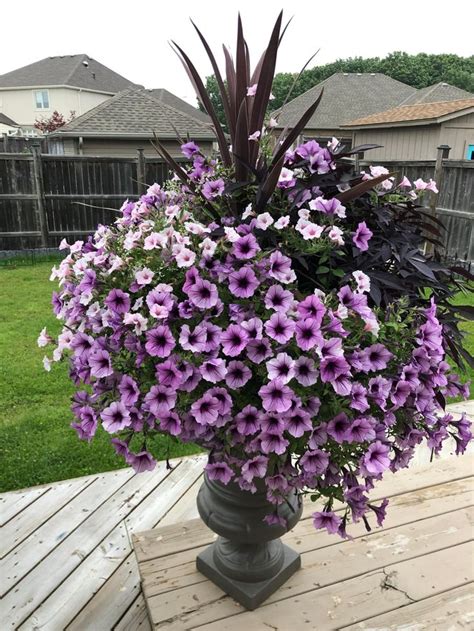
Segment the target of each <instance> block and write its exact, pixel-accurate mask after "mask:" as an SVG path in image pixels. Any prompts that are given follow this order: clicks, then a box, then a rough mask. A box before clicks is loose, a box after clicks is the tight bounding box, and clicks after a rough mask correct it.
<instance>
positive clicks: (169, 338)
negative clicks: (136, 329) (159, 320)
mask: <svg viewBox="0 0 474 631" xmlns="http://www.w3.org/2000/svg"><path fill="white" fill-rule="evenodd" d="M146 339H147V341H146V344H145V349H146V351H147V353H148V354H149V355H151V356H152V357H168V356H169V355H170V353H171V351H172V350H173V348H174V347H175V346H176V342H175V341H174V337H173V334H172V333H171V331H170V329H169V328H168V327H167V326H166V325H164V324H162V325H160V326H157V327H155V328H154V329H150V331H147V332H146Z"/></svg>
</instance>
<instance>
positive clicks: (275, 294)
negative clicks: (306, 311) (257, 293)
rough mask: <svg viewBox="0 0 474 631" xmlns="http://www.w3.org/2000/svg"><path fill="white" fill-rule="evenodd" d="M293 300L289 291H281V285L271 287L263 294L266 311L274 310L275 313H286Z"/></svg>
mask: <svg viewBox="0 0 474 631" xmlns="http://www.w3.org/2000/svg"><path fill="white" fill-rule="evenodd" d="M294 300H295V299H294V296H293V294H292V293H291V291H288V290H287V289H283V287H282V286H281V285H272V286H271V287H270V288H269V290H268V291H267V293H266V294H265V299H264V303H265V307H266V308H267V309H274V310H275V311H282V312H283V313H286V312H287V311H288V309H289V308H290V307H291V306H292V304H293V302H294Z"/></svg>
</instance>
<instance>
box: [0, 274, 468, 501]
mask: <svg viewBox="0 0 474 631" xmlns="http://www.w3.org/2000/svg"><path fill="white" fill-rule="evenodd" d="M50 269H51V262H48V263H44V262H43V263H39V264H37V265H32V266H28V267H17V268H14V267H12V266H11V265H10V266H9V267H8V268H6V267H4V268H0V432H1V434H0V438H1V440H0V452H1V453H0V456H1V462H2V467H1V469H0V491H8V490H11V489H18V488H24V487H28V486H34V485H36V484H43V483H47V482H53V481H56V480H63V479H67V478H73V477H78V476H81V475H87V474H92V473H97V472H101V471H109V470H112V469H119V468H121V467H123V466H124V462H123V460H122V459H121V458H118V457H117V456H116V455H115V452H114V450H113V449H112V447H111V445H110V442H109V436H108V435H107V434H106V433H105V432H104V431H103V430H101V431H99V432H98V434H97V436H96V438H95V439H94V440H93V441H92V443H91V444H88V443H85V442H82V441H79V440H78V439H77V437H76V433H75V432H74V430H72V429H71V428H70V426H69V423H70V421H71V420H72V416H71V412H70V409H69V401H70V397H71V395H72V393H73V390H74V389H73V386H72V385H71V383H70V381H69V379H68V376H67V367H66V365H65V364H56V365H54V366H53V369H52V371H51V372H50V373H46V372H45V371H44V370H43V367H42V358H43V355H44V352H43V351H44V349H40V348H38V347H37V345H36V339H37V337H38V333H39V331H40V330H41V329H42V328H43V327H44V326H46V327H47V328H48V331H50V332H52V333H57V332H58V330H59V323H58V321H57V320H56V319H55V317H54V316H53V315H52V313H51V307H50V296H51V291H52V290H53V287H54V286H53V284H52V283H50V282H49V281H48V277H49V273H50ZM456 302H457V303H458V304H471V305H474V293H472V294H471V295H469V296H459V297H457V298H456ZM462 327H463V329H464V330H465V331H466V333H467V337H466V341H465V347H466V348H467V349H468V350H469V351H470V352H471V354H474V322H466V323H464V324H463V325H462ZM467 376H468V377H469V378H470V379H472V380H473V381H474V371H472V370H471V371H470V374H469V375H467ZM471 396H474V389H473V388H472V386H471ZM168 448H169V449H170V456H179V455H184V454H189V453H194V452H195V451H197V448H196V447H195V446H194V445H176V444H171V445H169V444H168V440H167V439H166V438H164V437H163V438H160V439H159V440H158V441H157V445H156V450H155V455H156V456H157V457H158V458H162V459H163V458H165V457H166V455H167V450H168Z"/></svg>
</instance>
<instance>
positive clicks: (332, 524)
mask: <svg viewBox="0 0 474 631" xmlns="http://www.w3.org/2000/svg"><path fill="white" fill-rule="evenodd" d="M341 522H342V519H341V518H340V517H339V515H336V513H333V512H332V511H323V512H319V513H313V525H314V527H315V528H317V529H318V530H319V529H320V528H325V529H326V530H327V531H328V533H329V534H330V535H335V534H337V532H338V529H339V527H340V525H341Z"/></svg>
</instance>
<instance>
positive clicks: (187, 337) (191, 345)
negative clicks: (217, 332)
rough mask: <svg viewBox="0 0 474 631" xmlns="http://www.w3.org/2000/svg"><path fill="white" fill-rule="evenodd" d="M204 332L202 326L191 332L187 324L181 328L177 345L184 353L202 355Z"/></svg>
mask: <svg viewBox="0 0 474 631" xmlns="http://www.w3.org/2000/svg"><path fill="white" fill-rule="evenodd" d="M206 339H207V335H206V330H205V329H204V327H202V326H197V327H195V328H194V330H193V331H191V329H190V328H189V326H188V325H187V324H183V326H182V327H181V333H180V335H179V343H180V345H181V348H183V349H184V350H185V351H192V352H193V353H202V352H203V351H204V348H205V346H206Z"/></svg>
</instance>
